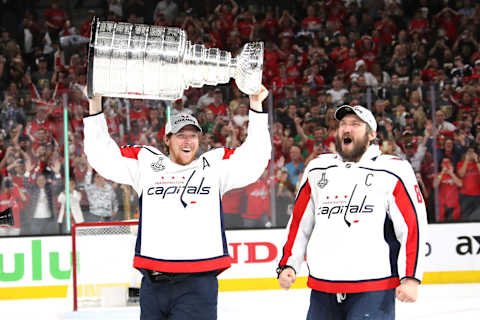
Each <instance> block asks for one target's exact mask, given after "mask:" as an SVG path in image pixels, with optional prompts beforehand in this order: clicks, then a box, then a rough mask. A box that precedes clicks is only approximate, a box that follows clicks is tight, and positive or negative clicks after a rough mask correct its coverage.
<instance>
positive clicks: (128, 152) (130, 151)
mask: <svg viewBox="0 0 480 320" xmlns="http://www.w3.org/2000/svg"><path fill="white" fill-rule="evenodd" d="M140 150H142V147H131V146H126V147H121V148H120V152H121V153H122V156H123V157H125V158H131V159H135V160H138V153H139V152H140Z"/></svg>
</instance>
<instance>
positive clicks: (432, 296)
mask: <svg viewBox="0 0 480 320" xmlns="http://www.w3.org/2000/svg"><path fill="white" fill-rule="evenodd" d="M309 294H310V291H309V290H307V289H294V290H289V291H283V290H270V291H248V292H245V291H244V292H220V293H219V298H218V319H219V320H237V319H238V320H240V319H241V320H245V319H247V320H257V319H261V320H265V319H275V320H283V319H285V320H287V319H288V320H297V319H300V320H301V319H305V317H306V313H307V309H308V300H309ZM71 308H72V304H71V301H69V300H67V299H38V300H2V301H0V319H2V320H3V319H5V320H10V319H12V320H31V319H34V320H47V319H48V320H73V319H89V320H104V319H108V320H111V319H119V320H132V319H139V314H140V311H139V308H138V307H128V308H119V309H106V308H98V309H95V310H85V311H80V312H72V311H71V310H72V309H71ZM396 319H397V320H452V319H454V320H477V319H480V283H475V284H447V285H422V286H420V292H419V299H418V301H417V302H416V303H408V304H407V303H400V302H398V301H397V316H396ZM192 320H194V319H192Z"/></svg>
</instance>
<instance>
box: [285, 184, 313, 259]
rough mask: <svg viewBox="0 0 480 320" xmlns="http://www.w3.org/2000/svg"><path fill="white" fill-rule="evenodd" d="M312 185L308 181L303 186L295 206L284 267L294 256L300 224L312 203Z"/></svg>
mask: <svg viewBox="0 0 480 320" xmlns="http://www.w3.org/2000/svg"><path fill="white" fill-rule="evenodd" d="M310 193H311V189H310V184H309V183H308V180H307V181H306V182H305V184H304V185H303V187H302V189H301V190H300V192H299V194H298V197H297V200H296V201H295V206H294V207H293V218H292V223H291V224H290V230H288V239H287V242H286V243H285V246H284V247H283V257H282V259H281V260H280V263H279V265H280V266H284V265H286V264H287V261H288V258H290V256H291V255H292V247H293V244H294V242H295V238H296V237H297V233H298V229H299V227H300V222H301V221H302V218H303V214H304V213H305V209H306V208H307V205H308V202H309V201H310Z"/></svg>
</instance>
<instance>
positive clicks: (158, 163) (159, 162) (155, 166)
mask: <svg viewBox="0 0 480 320" xmlns="http://www.w3.org/2000/svg"><path fill="white" fill-rule="evenodd" d="M150 167H151V168H152V170H153V171H155V172H159V171H162V170H163V169H165V165H164V164H163V157H158V160H157V161H156V162H153V163H152V164H151V165H150Z"/></svg>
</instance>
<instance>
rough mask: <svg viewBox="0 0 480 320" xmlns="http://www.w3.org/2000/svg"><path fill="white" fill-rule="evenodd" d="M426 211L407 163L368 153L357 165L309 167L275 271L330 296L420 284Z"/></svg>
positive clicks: (338, 162)
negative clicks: (296, 274)
mask: <svg viewBox="0 0 480 320" xmlns="http://www.w3.org/2000/svg"><path fill="white" fill-rule="evenodd" d="M426 221H427V219H426V210H425V203H424V200H423V197H422V194H421V192H420V189H419V187H418V184H417V180H416V177H415V174H414V172H413V170H412V168H411V166H410V164H409V163H408V162H407V161H404V160H401V159H399V158H397V157H393V156H388V155H382V154H381V152H380V150H379V148H378V146H376V145H372V146H369V147H368V149H367V151H366V152H365V154H364V155H363V156H362V158H361V160H360V161H359V162H344V161H343V160H342V158H341V157H340V156H339V155H337V154H325V155H321V156H319V157H318V158H316V159H314V160H312V161H310V163H309V164H308V166H307V168H305V172H304V175H303V179H302V182H301V188H300V190H299V192H298V194H297V198H296V200H295V206H294V209H293V214H292V217H291V219H290V221H289V224H288V226H287V230H288V235H287V239H286V243H285V246H284V247H283V257H282V259H281V260H280V263H279V266H280V267H282V266H285V265H288V266H291V267H293V268H294V269H295V270H297V271H298V270H299V268H300V265H301V263H302V262H303V261H304V260H305V258H306V260H307V264H308V268H309V277H308V282H307V284H308V286H309V287H310V288H312V289H314V290H318V291H323V292H329V293H354V292H365V291H378V290H386V289H391V288H395V287H397V286H398V285H399V283H400V280H401V279H403V278H405V277H409V278H415V279H417V280H419V281H421V280H422V276H423V261H424V256H425V251H424V250H425V245H426V244H425V243H426V238H425V228H426V224H427V222H426Z"/></svg>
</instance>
